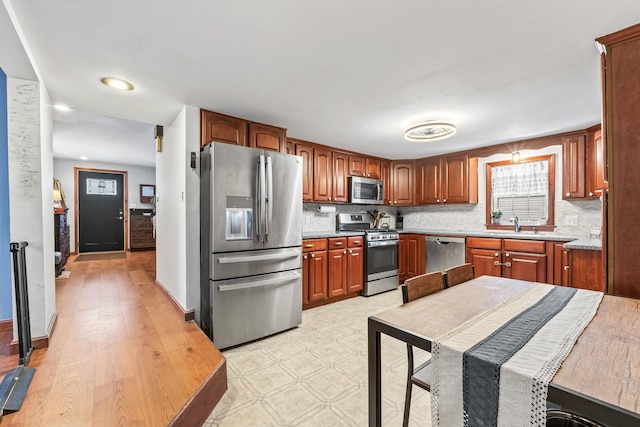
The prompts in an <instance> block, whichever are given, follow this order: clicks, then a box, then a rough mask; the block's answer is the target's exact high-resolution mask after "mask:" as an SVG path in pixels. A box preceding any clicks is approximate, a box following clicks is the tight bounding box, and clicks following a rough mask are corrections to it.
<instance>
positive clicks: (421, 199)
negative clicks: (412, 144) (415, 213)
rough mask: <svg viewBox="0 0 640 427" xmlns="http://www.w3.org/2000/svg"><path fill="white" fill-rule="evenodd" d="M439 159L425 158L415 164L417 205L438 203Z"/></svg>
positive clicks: (439, 185) (440, 186)
mask: <svg viewBox="0 0 640 427" xmlns="http://www.w3.org/2000/svg"><path fill="white" fill-rule="evenodd" d="M441 188H442V185H441V183H440V159H439V158H426V159H421V160H418V161H417V162H416V202H417V203H418V204H419V205H425V204H434V203H440V199H441V197H442V196H441V195H440V190H441Z"/></svg>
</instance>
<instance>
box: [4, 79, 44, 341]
mask: <svg viewBox="0 0 640 427" xmlns="http://www.w3.org/2000/svg"><path fill="white" fill-rule="evenodd" d="M7 92H8V94H7V106H8V131H9V199H10V200H9V203H10V218H11V219H10V227H11V241H12V242H20V241H26V242H28V243H29V246H28V247H27V248H26V263H27V281H28V288H29V307H30V313H31V318H30V321H31V334H32V337H33V338H37V337H43V336H47V335H48V334H49V331H50V328H51V325H52V321H53V319H54V317H55V278H54V275H55V273H54V258H53V256H54V255H53V252H54V242H53V194H52V191H53V173H52V170H53V165H52V155H51V153H52V133H51V129H52V124H53V122H52V115H51V108H50V102H49V99H48V96H47V92H46V88H44V86H41V85H40V84H39V83H38V82H34V81H29V80H21V79H15V78H8V79H7ZM14 310H15V308H14ZM14 316H15V314H14ZM16 323H17V322H15V323H14V337H15V336H17V332H16V331H17V330H16V328H17V324H16Z"/></svg>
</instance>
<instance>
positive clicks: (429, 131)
mask: <svg viewBox="0 0 640 427" xmlns="http://www.w3.org/2000/svg"><path fill="white" fill-rule="evenodd" d="M455 133H456V127H455V125H454V124H453V123H449V122H436V121H431V122H424V123H418V124H417V125H413V126H411V127H409V128H408V129H407V130H405V131H404V139H406V140H407V141H437V140H439V139H445V138H449V137H451V136H453V135H455Z"/></svg>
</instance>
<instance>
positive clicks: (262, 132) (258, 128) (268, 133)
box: [249, 123, 287, 153]
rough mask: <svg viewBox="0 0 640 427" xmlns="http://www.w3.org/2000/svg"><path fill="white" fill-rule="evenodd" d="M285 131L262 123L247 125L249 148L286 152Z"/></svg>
mask: <svg viewBox="0 0 640 427" xmlns="http://www.w3.org/2000/svg"><path fill="white" fill-rule="evenodd" d="M286 144H287V130H286V129H283V128H279V127H275V126H269V125H263V124H262V123H249V147H254V148H262V149H265V150H271V151H279V152H281V153H285V152H286V151H287V146H286Z"/></svg>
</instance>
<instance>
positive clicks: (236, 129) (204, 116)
mask: <svg viewBox="0 0 640 427" xmlns="http://www.w3.org/2000/svg"><path fill="white" fill-rule="evenodd" d="M247 127H248V124H247V121H246V120H243V119H239V118H237V117H231V116H226V115H224V114H219V113H214V112H213V111H207V110H200V146H201V147H204V146H205V145H207V144H209V143H210V142H212V141H216V142H226V143H227V144H235V145H242V146H246V145H247Z"/></svg>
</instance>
